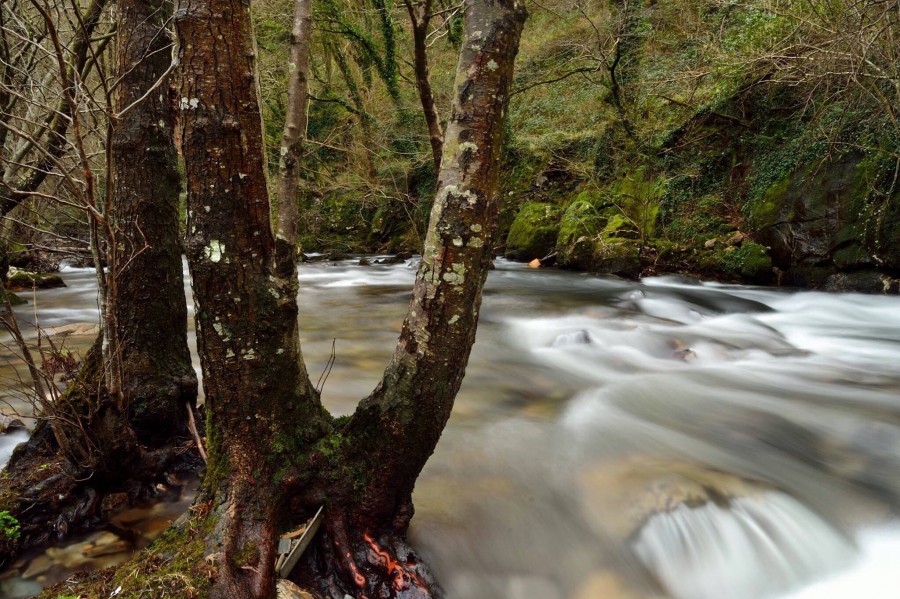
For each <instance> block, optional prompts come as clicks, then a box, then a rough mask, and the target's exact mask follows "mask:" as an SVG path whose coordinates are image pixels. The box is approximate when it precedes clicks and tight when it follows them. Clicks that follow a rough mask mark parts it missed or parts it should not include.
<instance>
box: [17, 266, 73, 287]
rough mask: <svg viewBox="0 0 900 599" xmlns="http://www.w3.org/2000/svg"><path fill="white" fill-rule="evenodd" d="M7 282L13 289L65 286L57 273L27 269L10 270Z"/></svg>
mask: <svg viewBox="0 0 900 599" xmlns="http://www.w3.org/2000/svg"><path fill="white" fill-rule="evenodd" d="M7 284H8V285H9V287H10V288H11V289H33V288H37V289H55V288H57V287H65V286H66V284H65V282H63V280H62V277H61V276H59V275H58V274H56V273H47V274H41V273H35V272H28V271H27V270H17V271H14V272H10V275H9V279H8V281H7Z"/></svg>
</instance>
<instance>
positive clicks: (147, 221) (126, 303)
mask: <svg viewBox="0 0 900 599" xmlns="http://www.w3.org/2000/svg"><path fill="white" fill-rule="evenodd" d="M118 6H119V18H118V29H117V30H118V43H117V67H116V72H117V73H120V76H119V77H120V78H119V80H118V87H117V94H116V98H115V110H116V111H117V113H119V114H120V115H121V116H120V117H119V118H118V120H117V122H116V124H115V130H114V133H113V143H112V154H113V155H112V164H113V178H112V192H113V197H114V200H115V201H114V214H113V215H112V223H113V229H114V230H115V231H116V235H117V243H116V246H115V256H114V259H112V260H110V262H111V263H115V264H116V265H117V267H118V272H117V273H115V279H116V280H115V285H114V288H115V290H116V301H115V302H113V304H112V306H111V309H112V311H113V312H114V315H115V323H116V331H115V335H116V343H115V344H114V346H115V347H117V349H118V351H119V352H120V356H119V363H120V364H121V368H122V373H123V376H122V394H123V396H124V403H125V405H124V408H125V412H126V414H128V416H129V418H128V421H129V422H130V424H131V426H132V427H133V428H134V430H135V432H136V433H137V434H138V438H139V440H140V441H141V442H143V443H145V444H151V445H160V444H162V443H164V442H165V441H167V440H169V439H171V438H172V437H174V436H186V435H187V429H186V420H187V419H186V407H185V406H186V404H187V405H193V403H194V402H195V400H196V397H197V376H196V374H195V373H194V369H193V367H192V365H191V356H190V352H189V351H188V346H187V304H186V302H185V297H184V280H183V275H182V265H181V242H180V239H179V232H178V196H179V193H180V189H181V183H180V178H179V174H178V156H177V154H176V151H175V144H174V143H173V140H174V123H175V110H174V107H173V105H172V101H171V98H170V96H169V94H170V91H171V90H170V86H169V83H170V77H169V76H168V74H167V72H168V69H169V67H170V65H171V63H172V50H171V45H172V39H171V37H170V35H169V33H168V29H167V25H168V22H169V19H171V16H172V8H171V3H170V2H169V1H168V0H120V1H119V3H118Z"/></svg>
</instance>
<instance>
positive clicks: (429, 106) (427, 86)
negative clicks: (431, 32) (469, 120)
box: [405, 0, 444, 176]
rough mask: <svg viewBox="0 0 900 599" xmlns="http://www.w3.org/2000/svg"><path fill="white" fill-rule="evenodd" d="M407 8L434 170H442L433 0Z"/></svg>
mask: <svg viewBox="0 0 900 599" xmlns="http://www.w3.org/2000/svg"><path fill="white" fill-rule="evenodd" d="M405 4H406V10H407V11H408V12H409V20H410V24H411V25H412V34H413V52H414V56H413V58H414V67H415V73H416V89H417V90H418V92H419V101H420V102H421V103H422V114H423V115H424V116H425V124H426V125H427V126H428V141H429V142H430V143H431V156H432V159H433V160H434V174H435V176H438V175H439V173H440V170H441V156H442V153H443V149H444V132H443V131H442V130H441V119H440V116H439V115H438V110H437V105H436V104H435V102H434V92H433V91H432V88H431V78H430V76H429V74H428V44H427V42H428V24H429V22H430V21H431V5H432V1H431V0H423V1H421V2H419V3H416V4H414V3H413V1H412V0H405Z"/></svg>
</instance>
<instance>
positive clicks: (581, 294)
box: [0, 260, 900, 599]
mask: <svg viewBox="0 0 900 599" xmlns="http://www.w3.org/2000/svg"><path fill="white" fill-rule="evenodd" d="M414 275H415V270H414V268H413V267H412V265H411V264H409V263H407V264H398V265H372V266H359V265H357V264H356V262H355V261H345V262H340V263H324V262H322V263H311V264H304V265H301V267H300V282H301V296H300V307H301V330H302V331H303V351H304V355H305V357H306V360H307V362H308V365H309V371H310V373H311V376H312V377H313V379H314V380H316V379H318V378H319V373H321V372H323V371H324V369H325V366H326V363H327V362H328V359H329V356H330V355H331V352H332V345H334V351H335V364H334V368H333V369H332V370H331V372H330V374H329V375H328V376H327V379H326V380H324V392H323V400H324V401H325V403H326V405H327V406H328V407H329V409H331V410H332V412H334V413H338V414H344V413H349V412H350V411H352V409H353V406H354V405H355V403H356V402H357V401H358V400H359V399H360V398H361V397H363V396H364V395H366V394H367V393H368V392H369V391H370V390H371V389H372V388H373V386H374V385H375V384H376V383H377V381H378V378H379V376H380V374H381V371H382V370H383V368H384V366H385V364H386V363H387V359H388V357H389V355H390V353H391V351H392V349H393V343H394V341H395V339H396V335H397V332H398V331H399V328H400V323H401V319H402V317H403V314H404V311H405V305H406V301H407V298H408V294H409V290H410V288H411V285H412V282H413V278H414ZM63 277H64V278H65V279H66V281H67V283H68V285H69V287H67V288H65V289H59V290H47V291H41V292H38V293H37V295H36V296H35V298H34V299H35V300H36V305H37V310H36V312H37V315H38V318H39V321H40V323H41V324H42V326H44V327H56V328H57V329H56V330H57V332H58V331H64V330H69V331H71V332H72V333H73V334H72V335H71V337H70V340H69V342H70V344H71V345H73V346H74V347H81V348H83V347H85V346H86V344H87V343H88V342H89V340H90V338H91V333H92V331H91V330H90V326H89V325H90V324H92V323H94V322H95V321H96V317H97V307H96V286H95V285H96V284H95V281H94V279H93V275H92V274H91V273H90V271H87V270H77V269H68V270H66V271H64V272H63ZM17 312H18V313H19V315H20V317H21V318H22V319H23V320H29V319H31V318H33V314H34V312H35V310H34V307H33V306H24V307H20V308H17ZM85 323H87V324H85ZM60 327H61V328H60ZM7 358H8V356H7ZM195 359H196V358H195ZM7 362H8V363H9V362H10V359H8V360H7ZM13 362H14V360H13ZM898 363H900V298H897V297H884V296H866V295H859V294H845V295H829V294H824V293H815V292H806V291H787V290H777V289H766V288H751V287H742V286H731V285H720V284H711V283H708V284H699V283H696V282H693V281H689V280H685V279H679V278H653V279H647V280H644V281H642V282H641V283H635V282H629V281H623V280H619V279H615V278H604V277H596V276H590V275H585V274H576V273H568V272H561V271H557V270H555V269H547V270H531V269H527V268H524V267H523V266H522V265H519V264H513V263H509V262H505V261H503V260H498V261H497V269H496V270H494V271H492V272H491V274H490V276H489V278H488V283H487V287H486V291H485V300H484V307H483V310H482V312H481V322H480V324H479V331H478V341H477V343H476V344H475V347H474V350H473V352H472V357H471V360H470V364H469V368H468V372H467V375H466V379H465V382H464V383H463V387H462V390H461V392H460V394H459V397H458V399H457V402H456V407H455V409H454V413H453V417H452V418H451V420H450V424H449V426H448V428H447V430H446V431H445V434H444V436H443V438H442V440H441V443H440V445H439V446H438V449H437V451H436V453H435V455H434V456H433V458H432V459H431V461H430V462H429V463H428V465H427V467H426V469H425V471H424V472H423V474H422V476H421V478H420V480H419V483H418V485H417V488H416V493H415V496H414V501H415V504H416V516H415V518H414V520H413V526H412V529H411V538H412V540H413V543H414V545H415V546H416V547H417V548H418V549H419V551H421V552H422V554H423V555H424V556H425V557H426V559H427V560H428V561H429V562H430V563H431V564H432V565H433V567H434V569H435V571H436V573H437V575H438V577H439V579H440V581H441V583H442V585H443V586H444V588H445V589H446V591H447V594H448V597H449V598H450V599H632V598H646V599H649V598H671V599H723V598H728V599H764V598H769V597H771V598H773V599H850V598H853V599H856V598H860V599H882V598H883V599H888V598H890V599H895V598H896V596H897V592H898V591H897V589H898V588H900V569H898V568H896V566H895V564H896V556H897V555H898V553H900V519H898V508H900V476H898V474H900V426H898V424H900V370H898V368H897V364H898ZM10 368H11V367H10V366H9V365H7V366H6V367H5V370H4V371H3V376H4V377H5V378H6V379H7V380H12V383H11V384H10V385H8V386H7V389H6V390H5V393H6V396H7V399H8V400H9V401H11V402H13V406H14V407H18V408H20V409H22V408H27V406H23V405H22V404H21V402H19V400H18V399H16V397H15V390H16V387H17V385H18V383H17V382H16V380H15V377H14V376H13V375H12V374H11V371H10ZM20 369H21V367H20ZM323 378H324V377H323ZM17 402H18V403H17ZM7 409H8V408H7ZM14 440H19V439H17V438H13V439H10V438H3V437H0V458H4V455H6V454H8V451H9V448H10V446H11V445H12V442H13V441H14ZM4 452H5V453H4ZM183 501H184V500H183ZM183 501H182V503H180V504H176V505H175V506H173V507H172V508H170V509H169V512H173V511H175V508H177V509H183ZM148 509H152V508H148ZM166 517H171V513H167V514H166ZM151 528H153V529H154V530H156V529H158V528H159V526H154V527H151ZM82 542H83V540H82ZM57 553H59V552H58V551H57ZM32 557H34V556H32ZM41 557H43V558H44V559H47V556H37V557H34V559H40V558H41ZM122 557H125V554H123V555H122ZM26 568H27V564H24V565H23V566H22V569H23V570H24V569H26ZM67 572H68V570H67V569H66V568H64V567H62V565H60V564H56V567H55V568H54V569H50V570H44V572H43V573H41V574H39V575H34V574H33V573H32V577H31V578H30V579H29V578H23V577H18V578H12V579H9V580H7V581H4V582H3V583H0V584H3V585H6V586H5V587H0V590H3V591H4V593H6V594H5V595H4V596H14V595H15V594H20V595H21V594H25V593H26V591H31V592H33V591H34V589H35V588H37V587H39V585H40V584H42V583H47V582H52V580H54V579H59V578H60V577H61V576H64V575H65V574H66V573H67Z"/></svg>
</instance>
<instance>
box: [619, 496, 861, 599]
mask: <svg viewBox="0 0 900 599" xmlns="http://www.w3.org/2000/svg"><path fill="white" fill-rule="evenodd" d="M634 549H635V551H636V553H637V554H638V556H639V558H640V559H641V561H642V562H644V564H645V565H646V566H647V568H648V569H649V570H650V571H651V572H653V574H654V575H655V576H656V577H657V578H658V579H659V581H660V582H661V583H662V585H663V586H664V587H665V588H666V589H667V590H668V591H669V592H670V593H671V594H672V595H673V596H675V597H677V598H678V599H722V598H723V597H728V598H729V599H760V598H762V597H770V596H773V595H776V594H778V593H781V592H784V591H786V590H789V589H792V588H796V587H799V586H801V585H803V584H805V583H808V582H809V581H810V580H812V579H814V578H816V577H818V576H823V575H827V574H829V573H831V572H834V571H837V570H842V569H845V568H847V567H848V566H850V565H851V564H852V562H853V561H855V559H856V551H855V549H854V547H853V546H852V545H851V544H850V542H849V541H848V540H847V539H846V538H845V537H844V536H843V535H842V534H841V533H839V532H838V531H837V530H835V529H834V528H833V527H832V526H830V525H829V524H828V523H827V522H825V521H824V520H823V519H821V518H820V517H819V516H817V515H816V514H815V513H813V512H812V511H810V510H809V509H807V508H806V507H805V506H803V505H802V504H801V503H800V502H798V501H796V500H795V499H793V498H792V497H790V496H788V495H785V494H784V493H780V492H777V491H767V492H763V493H760V494H759V495H755V496H747V497H741V498H737V499H734V500H732V501H730V502H728V504H727V505H719V504H716V503H706V504H704V505H702V506H699V507H688V506H687V505H686V504H680V505H678V506H677V507H676V508H675V509H673V510H672V511H670V512H666V513H658V514H656V515H654V516H653V517H652V518H650V520H649V521H648V522H647V523H646V524H645V525H644V527H643V528H642V529H641V531H640V533H639V534H638V537H637V539H636V540H635V541H634Z"/></svg>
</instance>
